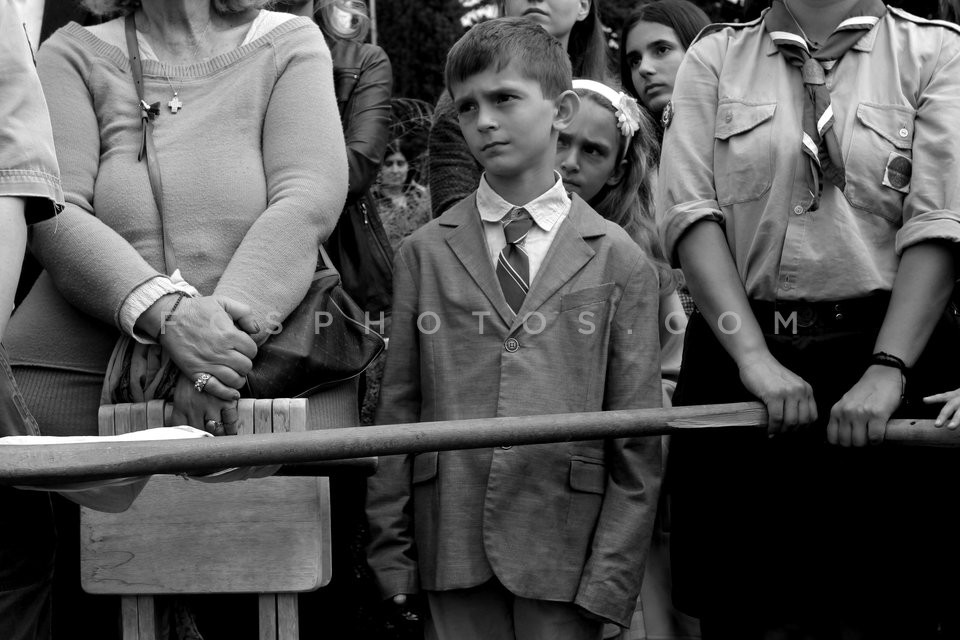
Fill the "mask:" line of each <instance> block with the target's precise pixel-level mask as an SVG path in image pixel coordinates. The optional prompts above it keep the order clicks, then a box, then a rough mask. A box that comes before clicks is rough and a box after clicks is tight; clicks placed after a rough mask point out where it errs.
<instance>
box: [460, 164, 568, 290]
mask: <svg viewBox="0 0 960 640" xmlns="http://www.w3.org/2000/svg"><path fill="white" fill-rule="evenodd" d="M554 176H555V177H556V181H555V182H554V183H553V186H552V187H550V188H549V189H548V190H547V191H546V192H544V193H543V194H542V195H540V196H538V197H536V198H534V199H533V200H531V201H530V202H528V203H526V204H525V205H522V206H523V208H524V209H526V210H527V212H528V213H529V214H530V217H531V218H533V222H534V225H533V226H532V227H530V231H529V232H528V233H527V237H526V238H524V240H523V248H524V249H526V252H527V260H528V261H529V264H530V282H531V283H533V282H534V280H535V279H536V277H537V272H538V271H539V270H540V265H541V264H543V259H544V258H545V257H546V255H547V251H548V250H549V249H550V245H551V244H553V239H554V238H555V237H556V235H557V229H559V228H560V223H562V222H563V220H564V218H566V217H567V214H569V213H570V196H568V195H567V190H566V189H565V188H564V187H563V181H562V180H561V179H560V174H559V173H557V172H554ZM515 207H516V205H512V204H510V203H509V202H507V201H506V200H504V199H503V198H501V197H500V194H498V193H497V192H496V191H494V190H493V187H491V186H490V184H489V183H488V182H487V177H486V175H484V176H481V178H480V186H479V187H478V188H477V210H478V211H480V219H481V220H482V221H483V234H484V236H485V237H486V240H487V250H488V251H489V253H490V264H492V265H493V266H494V269H496V265H497V257H498V256H499V255H500V252H501V251H503V248H504V247H505V246H506V245H507V240H506V237H505V236H504V235H503V223H504V222H505V220H504V218H505V217H506V215H507V214H508V213H510V211H511V210H513V209H514V208H515Z"/></svg>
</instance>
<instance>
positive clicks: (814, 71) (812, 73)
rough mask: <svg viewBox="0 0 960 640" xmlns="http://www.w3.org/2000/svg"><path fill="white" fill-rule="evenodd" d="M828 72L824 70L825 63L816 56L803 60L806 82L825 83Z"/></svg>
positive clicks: (804, 79) (804, 80)
mask: <svg viewBox="0 0 960 640" xmlns="http://www.w3.org/2000/svg"><path fill="white" fill-rule="evenodd" d="M826 81H827V80H826V74H824V72H823V65H822V64H820V61H819V60H817V59H816V58H807V59H806V60H805V61H804V62H803V82H804V84H814V85H819V84H825V83H826Z"/></svg>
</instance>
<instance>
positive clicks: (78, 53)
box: [37, 18, 127, 76]
mask: <svg viewBox="0 0 960 640" xmlns="http://www.w3.org/2000/svg"><path fill="white" fill-rule="evenodd" d="M111 27H112V28H113V31H116V32H117V33H119V34H121V35H122V34H123V18H117V19H116V20H111V21H110V22H105V23H103V24H100V25H94V26H90V27H83V26H81V25H79V24H78V23H76V22H70V23H68V24H66V25H64V26H62V27H60V28H59V29H57V30H56V31H55V32H53V34H51V35H50V37H49V38H47V39H46V40H44V41H43V45H42V46H41V47H40V48H39V49H38V51H37V65H38V67H39V68H41V69H43V70H45V71H46V72H49V71H50V70H51V68H57V69H61V70H62V69H64V68H67V67H73V68H76V69H79V70H80V72H81V73H82V75H84V76H86V75H89V73H90V71H91V69H93V68H94V67H98V66H100V65H102V64H104V63H110V64H112V65H114V66H123V65H124V64H126V60H127V54H126V50H125V47H126V45H125V44H124V49H123V50H121V48H120V46H119V45H118V43H117V41H116V38H111V37H107V34H106V33H104V32H102V31H98V29H102V28H108V29H109V28H111ZM101 36H103V37H101Z"/></svg>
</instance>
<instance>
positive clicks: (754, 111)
mask: <svg viewBox="0 0 960 640" xmlns="http://www.w3.org/2000/svg"><path fill="white" fill-rule="evenodd" d="M776 110H777V105H776V103H773V104H744V103H742V102H724V103H722V104H720V105H719V106H718V107H717V121H716V125H714V137H716V138H717V139H718V140H726V139H727V138H729V137H730V136H735V135H738V134H741V133H743V132H744V131H749V130H750V129H753V128H754V127H756V126H757V125H759V124H762V123H764V122H766V121H767V120H769V119H770V118H772V117H773V113H774V112H775V111H776Z"/></svg>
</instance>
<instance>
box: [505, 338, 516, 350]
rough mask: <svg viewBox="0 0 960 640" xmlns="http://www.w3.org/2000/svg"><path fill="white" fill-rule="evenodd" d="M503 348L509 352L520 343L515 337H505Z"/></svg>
mask: <svg viewBox="0 0 960 640" xmlns="http://www.w3.org/2000/svg"><path fill="white" fill-rule="evenodd" d="M503 348H504V349H506V350H507V351H508V352H509V353H514V352H515V351H517V350H518V349H519V348H520V343H519V342H518V341H517V339H516V338H507V340H506V342H504V343H503Z"/></svg>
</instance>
